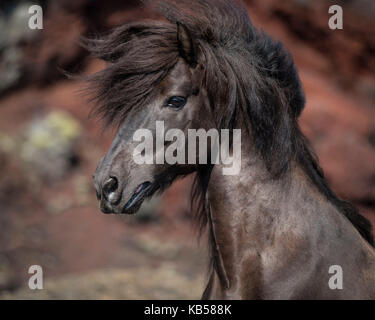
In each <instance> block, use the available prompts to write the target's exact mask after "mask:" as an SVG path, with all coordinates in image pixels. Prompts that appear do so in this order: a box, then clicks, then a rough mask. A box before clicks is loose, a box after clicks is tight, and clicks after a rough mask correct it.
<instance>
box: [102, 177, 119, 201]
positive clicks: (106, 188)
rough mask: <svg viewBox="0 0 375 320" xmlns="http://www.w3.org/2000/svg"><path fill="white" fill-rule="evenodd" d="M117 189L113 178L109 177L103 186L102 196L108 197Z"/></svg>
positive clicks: (116, 183)
mask: <svg viewBox="0 0 375 320" xmlns="http://www.w3.org/2000/svg"><path fill="white" fill-rule="evenodd" d="M117 187H118V181H117V178H115V177H110V178H109V179H108V180H107V181H106V182H105V183H104V185H103V194H104V195H105V196H106V197H108V196H109V195H110V194H111V193H113V192H115V191H116V190H117Z"/></svg>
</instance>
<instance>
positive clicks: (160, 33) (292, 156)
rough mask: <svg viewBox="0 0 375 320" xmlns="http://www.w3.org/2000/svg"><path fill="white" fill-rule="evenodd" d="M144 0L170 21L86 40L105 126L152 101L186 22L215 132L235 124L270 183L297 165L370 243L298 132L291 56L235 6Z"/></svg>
mask: <svg viewBox="0 0 375 320" xmlns="http://www.w3.org/2000/svg"><path fill="white" fill-rule="evenodd" d="M191 1H192V0H153V1H143V2H145V3H146V4H147V5H148V6H151V7H152V8H153V9H155V10H156V11H157V12H159V13H160V14H161V15H162V16H164V17H165V18H166V19H167V20H168V21H142V22H136V23H130V24H126V25H124V26H121V27H119V28H117V29H115V30H114V31H113V32H112V33H110V34H109V35H107V36H105V37H103V38H101V39H96V40H86V41H84V46H85V47H86V48H87V49H88V50H89V51H91V52H92V53H93V54H94V55H95V56H97V57H99V58H101V59H103V60H105V61H107V62H109V63H110V64H109V65H108V67H107V68H106V69H105V70H103V71H101V72H99V73H97V74H95V75H94V76H92V77H91V78H90V79H89V80H90V81H91V82H93V83H94V86H93V92H94V100H96V101H97V102H98V104H97V106H96V107H95V108H94V113H96V114H99V115H101V116H102V117H103V118H104V120H105V123H106V124H107V125H109V124H113V123H117V124H119V123H121V122H122V121H123V119H124V118H125V117H126V116H127V114H128V113H129V112H130V111H131V110H132V109H134V108H140V107H142V106H143V105H145V104H146V103H147V101H148V100H149V99H151V98H152V96H153V94H154V93H155V92H154V88H155V87H156V85H157V84H158V83H159V82H160V81H161V80H162V79H163V78H164V77H165V76H166V75H167V74H168V72H169V71H170V70H171V69H172V68H173V66H174V65H175V64H176V63H177V61H178V59H179V54H178V43H177V37H176V32H177V27H176V23H177V22H179V23H181V24H183V25H184V26H185V27H186V28H187V29H188V30H189V33H190V35H191V37H192V39H193V41H194V43H195V44H196V45H197V47H198V49H199V51H200V53H201V55H202V57H203V58H204V62H205V63H204V68H205V71H204V72H205V76H204V85H205V87H206V89H207V92H208V96H209V98H210V105H211V107H212V108H213V109H214V114H215V116H216V119H215V120H216V123H217V127H218V128H219V129H220V128H229V129H231V128H234V127H235V126H236V124H237V123H238V121H239V120H241V121H242V122H243V123H244V124H245V125H246V129H247V130H248V131H249V133H250V135H251V137H252V138H253V141H254V144H255V147H256V150H257V151H258V152H259V155H260V156H261V157H262V159H263V161H264V163H265V165H266V167H267V169H268V171H269V172H270V174H271V176H272V178H273V179H278V178H280V177H281V176H282V175H285V174H286V173H287V172H288V171H289V170H290V168H291V166H292V164H293V163H298V164H300V165H301V167H302V168H303V169H304V171H305V172H306V174H307V176H308V177H309V178H310V179H311V181H312V182H313V184H315V185H316V186H317V188H318V189H319V190H320V192H321V193H322V194H324V195H325V197H326V198H327V199H328V201H330V202H331V203H332V204H333V205H335V206H336V207H337V208H338V209H339V211H340V212H342V213H343V214H344V215H345V216H346V217H347V218H348V219H349V221H350V222H351V223H352V224H353V225H354V226H355V228H356V229H357V230H358V231H359V233H360V234H361V235H362V237H363V238H364V239H366V240H367V241H368V242H369V243H370V244H372V245H374V240H373V237H372V234H371V224H370V222H369V221H368V220H367V219H366V218H364V217H363V216H361V215H360V214H359V212H358V211H357V209H356V208H355V207H354V206H352V205H351V204H349V203H348V202H345V201H343V200H341V199H339V198H338V197H337V196H336V195H335V194H334V193H333V192H332V191H331V190H330V188H329V187H328V185H327V182H326V180H325V178H324V175H323V171H322V170H321V168H320V167H319V164H318V160H317V157H316V156H315V155H314V153H313V152H312V150H311V148H310V147H309V144H308V142H307V140H306V138H305V137H304V135H303V134H302V132H301V131H300V128H299V125H298V116H299V115H300V114H301V112H302V110H303V108H304V105H305V98H304V93H303V89H302V87H301V83H300V79H299V76H298V73H297V70H296V67H295V64H294V61H293V58H292V56H291V55H290V53H289V52H288V51H287V50H286V49H285V48H284V46H283V45H282V43H281V42H278V41H275V40H273V39H272V38H271V37H269V36H268V35H267V34H265V33H264V32H262V31H258V30H257V29H256V28H255V27H254V26H253V25H252V23H251V21H250V18H249V16H248V13H247V9H246V7H245V6H244V5H243V4H242V2H240V1H236V0H195V1H194V5H192V4H191ZM211 170H212V167H210V166H202V168H201V170H200V171H199V172H198V173H197V178H196V181H195V183H194V188H193V199H199V203H200V210H198V211H199V214H198V219H199V221H200V226H201V228H204V226H205V225H206V223H207V212H206V210H205V209H206V208H205V207H206V206H205V203H204V202H205V199H206V197H205V193H206V190H207V186H208V182H209V179H210V172H211Z"/></svg>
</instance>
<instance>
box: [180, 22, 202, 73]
mask: <svg viewBox="0 0 375 320" xmlns="http://www.w3.org/2000/svg"><path fill="white" fill-rule="evenodd" d="M177 41H178V51H179V52H180V55H181V57H182V58H184V59H185V61H186V62H187V63H188V64H189V65H190V66H191V67H193V68H194V67H195V66H196V65H197V62H198V59H197V58H198V57H197V48H196V46H195V44H194V41H193V39H192V38H191V35H190V32H189V30H188V29H187V28H186V27H185V26H184V25H183V24H181V23H179V22H177Z"/></svg>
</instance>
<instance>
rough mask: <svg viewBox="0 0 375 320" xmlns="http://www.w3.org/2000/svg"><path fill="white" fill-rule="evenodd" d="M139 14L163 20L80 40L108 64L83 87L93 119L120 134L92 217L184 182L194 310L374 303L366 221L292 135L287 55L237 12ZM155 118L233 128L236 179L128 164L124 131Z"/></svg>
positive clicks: (294, 119)
mask: <svg viewBox="0 0 375 320" xmlns="http://www.w3.org/2000/svg"><path fill="white" fill-rule="evenodd" d="M144 4H145V5H146V6H148V7H149V8H151V9H152V10H156V11H157V12H158V14H160V15H161V16H162V17H163V18H162V19H154V20H142V21H135V22H131V23H127V24H125V25H122V26H120V27H117V28H115V29H114V30H113V31H112V32H110V33H109V34H107V35H105V36H103V37H100V38H97V39H87V40H86V41H84V45H85V47H86V48H87V49H88V50H89V51H90V52H91V53H92V54H93V55H94V56H96V57H98V58H100V59H102V60H104V61H106V62H107V65H106V67H105V68H104V69H103V70H102V71H99V72H98V73H95V74H94V75H91V76H90V79H89V81H90V83H91V85H90V87H91V89H92V90H93V93H94V97H93V99H94V100H95V101H96V103H95V104H94V106H93V112H94V113H95V114H97V115H98V116H100V117H101V118H102V119H103V121H104V125H105V126H117V133H116V135H115V137H114V139H113V142H112V145H111V147H110V149H109V151H108V153H107V154H106V155H105V156H104V157H103V158H102V159H101V160H100V161H99V164H98V167H97V169H96V171H95V174H94V185H95V189H96V194H97V197H98V200H99V202H100V208H101V210H102V211H103V212H104V213H115V214H121V213H123V214H134V213H136V212H137V210H138V209H139V208H140V206H141V204H142V202H143V201H144V200H145V199H148V198H150V197H152V196H153V195H154V194H155V193H156V192H162V191H163V190H165V189H166V188H168V187H169V186H170V185H171V184H172V182H173V181H174V180H175V179H177V178H179V177H184V176H187V175H190V174H194V175H195V182H194V187H193V197H192V199H193V200H192V201H193V202H194V203H195V204H197V205H196V207H197V219H198V221H199V225H200V226H201V228H203V229H204V228H205V227H207V230H208V231H207V233H208V235H209V244H210V252H211V253H210V264H209V265H210V266H209V273H208V277H207V278H208V280H207V286H206V289H205V290H204V292H203V295H202V299H374V298H375V251H374V239H373V237H372V234H371V224H370V223H369V221H368V220H366V219H365V218H364V217H363V216H361V215H360V214H359V212H358V211H357V209H356V208H355V207H354V206H352V205H351V204H350V203H348V202H346V201H344V200H341V199H339V198H338V197H337V196H336V195H335V193H334V192H333V191H331V189H330V188H329V186H328V184H327V182H326V180H325V177H324V174H323V171H322V169H321V168H320V166H319V163H318V160H317V157H316V155H315V154H314V152H313V150H312V148H311V147H310V146H309V143H308V141H307V139H306V138H305V137H304V135H303V133H302V132H301V130H300V128H299V125H298V118H299V116H300V114H301V112H302V111H303V109H304V106H305V96H304V92H303V89H302V85H301V82H300V79H299V76H298V72H297V69H296V66H295V64H294V61H293V58H292V56H291V54H290V53H289V52H288V51H287V49H286V48H285V47H284V46H283V44H282V43H281V42H279V41H276V40H274V39H272V38H271V37H270V36H269V35H267V34H266V33H264V32H263V31H259V30H258V29H256V28H255V27H254V26H253V24H252V23H251V20H250V18H249V15H248V12H247V9H246V7H245V6H244V4H243V3H242V2H240V1H235V0H194V1H192V0H157V1H145V2H144ZM157 121H163V122H164V126H165V128H166V129H173V128H177V129H179V130H180V131H182V132H183V133H187V132H188V130H189V129H205V130H210V129H212V128H214V129H217V130H223V129H228V130H234V129H239V130H241V137H242V140H241V141H242V143H241V152H240V156H241V169H240V173H239V174H238V175H224V174H222V169H223V167H224V164H222V163H209V162H207V163H196V164H191V163H185V164H180V163H177V164H176V163H175V164H170V163H165V162H164V163H155V162H153V163H152V164H150V163H144V164H138V163H136V162H135V161H134V151H135V149H136V148H137V146H138V144H139V142H137V141H135V139H134V134H135V132H136V131H137V129H139V128H147V129H148V130H150V132H151V133H155V123H156V122H157ZM153 139H155V136H153ZM164 143H165V144H166V145H170V144H171V143H172V142H171V141H170V142H167V141H166V142H164ZM230 143H231V147H232V145H233V139H232V140H231V141H230ZM211 148H212V146H211V145H208V146H207V148H206V149H204V151H205V152H206V153H207V154H210V153H211V152H212V149H211ZM332 268H333V269H332ZM332 270H337V272H336V271H332ZM339 271H340V272H339ZM332 273H333V274H332ZM332 277H336V278H334V279H333V280H334V281H333V285H332Z"/></svg>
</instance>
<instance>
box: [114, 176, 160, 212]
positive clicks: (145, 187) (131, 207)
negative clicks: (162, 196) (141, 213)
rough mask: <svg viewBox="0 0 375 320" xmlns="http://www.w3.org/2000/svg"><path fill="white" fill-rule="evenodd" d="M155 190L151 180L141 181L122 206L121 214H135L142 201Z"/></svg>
mask: <svg viewBox="0 0 375 320" xmlns="http://www.w3.org/2000/svg"><path fill="white" fill-rule="evenodd" d="M154 192H155V190H154V188H153V185H152V183H151V182H149V181H146V182H143V183H141V184H140V185H139V186H138V187H137V188H136V189H135V191H134V193H133V194H132V196H131V197H130V199H129V200H128V202H127V203H126V204H125V205H124V206H123V208H122V210H121V213H122V214H135V213H136V212H137V211H138V210H139V209H140V208H141V206H142V203H143V201H144V200H145V199H146V198H148V197H150V196H152V194H153V193H154Z"/></svg>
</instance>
